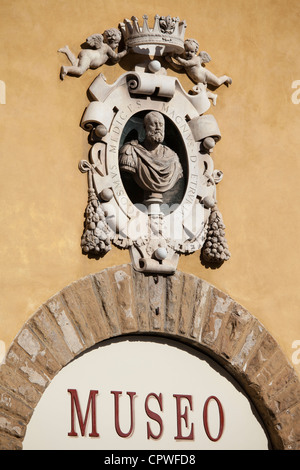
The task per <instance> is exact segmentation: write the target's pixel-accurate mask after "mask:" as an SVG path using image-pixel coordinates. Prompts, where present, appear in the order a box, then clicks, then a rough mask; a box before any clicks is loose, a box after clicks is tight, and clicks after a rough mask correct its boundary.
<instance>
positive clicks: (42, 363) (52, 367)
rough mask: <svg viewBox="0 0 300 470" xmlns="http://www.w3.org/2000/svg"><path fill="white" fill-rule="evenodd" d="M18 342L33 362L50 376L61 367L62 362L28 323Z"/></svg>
mask: <svg viewBox="0 0 300 470" xmlns="http://www.w3.org/2000/svg"><path fill="white" fill-rule="evenodd" d="M16 342H17V344H18V345H19V346H20V347H21V348H22V349H23V350H24V351H25V352H26V353H27V354H28V356H29V357H30V360H31V362H32V363H37V364H38V365H39V367H40V368H41V369H42V370H44V371H45V373H46V374H47V375H48V376H49V377H54V376H55V375H56V374H57V372H58V371H59V370H60V369H61V364H60V363H59V362H58V361H57V360H56V359H55V358H54V357H53V356H52V354H51V353H50V351H49V350H48V349H47V348H46V347H45V345H44V344H43V343H42V342H41V341H40V339H39V338H38V337H37V336H36V335H35V334H34V333H33V332H32V331H31V330H30V328H29V327H28V326H27V325H25V327H24V328H23V329H22V331H21V332H20V333H19V335H18V337H17V339H16Z"/></svg>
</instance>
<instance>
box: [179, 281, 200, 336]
mask: <svg viewBox="0 0 300 470" xmlns="http://www.w3.org/2000/svg"><path fill="white" fill-rule="evenodd" d="M182 278H183V279H182V287H181V290H182V296H181V302H180V309H179V321H178V333H179V334H181V335H188V334H189V333H190V329H191V323H192V320H193V311H194V305H195V303H196V301H197V298H196V295H197V284H198V282H197V278H196V277H194V276H190V275H184V274H182Z"/></svg>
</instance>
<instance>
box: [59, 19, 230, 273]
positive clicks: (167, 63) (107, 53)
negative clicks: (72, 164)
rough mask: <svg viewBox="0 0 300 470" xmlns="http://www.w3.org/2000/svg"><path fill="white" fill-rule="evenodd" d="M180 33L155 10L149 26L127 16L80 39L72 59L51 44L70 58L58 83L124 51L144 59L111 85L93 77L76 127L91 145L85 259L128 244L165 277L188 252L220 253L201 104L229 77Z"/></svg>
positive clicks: (223, 245) (219, 258) (214, 137)
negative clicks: (188, 85) (187, 83)
mask: <svg viewBox="0 0 300 470" xmlns="http://www.w3.org/2000/svg"><path fill="white" fill-rule="evenodd" d="M185 32H186V23H185V21H180V20H179V18H173V17H170V16H168V17H162V16H159V15H156V16H155V18H154V25H153V27H152V28H150V27H149V23H148V17H147V16H146V15H144V17H143V24H142V25H140V24H139V21H138V19H137V18H136V17H132V18H131V20H128V19H125V20H124V22H122V23H120V24H119V28H118V29H117V28H111V29H108V30H105V31H104V33H103V34H93V35H92V36H89V37H88V38H87V40H86V44H85V47H84V48H82V50H81V52H80V53H79V55H78V57H76V56H75V55H74V54H73V52H72V51H71V50H70V49H69V47H68V46H65V47H63V48H61V49H59V52H61V53H64V54H65V55H66V56H67V59H68V60H69V62H70V65H63V66H62V67H61V71H60V77H61V79H62V80H66V78H67V77H68V76H77V77H80V76H81V75H82V74H83V73H85V72H86V71H87V70H88V69H98V68H99V67H101V66H102V65H103V64H105V63H110V64H114V63H117V62H119V61H122V58H123V57H125V56H126V55H128V54H140V55H141V54H142V55H143V56H147V57H148V60H147V61H146V62H145V61H143V62H141V63H140V64H138V65H136V66H135V67H134V69H133V70H132V71H128V72H126V73H124V74H122V75H121V76H120V77H119V78H118V79H117V80H116V81H115V83H112V84H108V83H107V81H106V79H105V77H104V75H103V74H102V73H100V74H99V75H98V76H97V77H96V78H95V80H94V81H93V83H92V84H91V85H90V87H89V90H88V95H89V97H90V104H89V105H88V106H87V108H86V110H85V112H84V114H83V117H82V120H81V127H82V128H83V129H84V130H85V131H87V132H88V133H89V142H90V143H91V149H90V152H89V156H88V159H87V160H82V161H80V163H79V169H80V171H81V172H83V173H87V175H88V203H87V207H86V210H85V220H84V231H83V234H82V238H81V246H82V252H83V253H84V254H86V255H88V256H89V257H96V258H100V257H102V256H104V255H105V254H106V253H107V252H108V251H109V250H110V249H111V246H112V244H113V245H115V246H117V247H119V248H120V249H129V250H130V255H131V260H132V264H133V267H134V269H136V270H137V271H140V272H144V273H161V274H173V273H174V272H175V271H176V268H177V263H178V259H179V256H180V255H181V254H185V255H187V254H190V253H193V252H195V251H197V250H200V251H201V259H202V261H203V262H204V263H208V264H209V265H213V266H219V265H221V264H222V263H223V262H224V261H226V260H228V259H229V257H230V253H229V250H228V245H227V242H226V238H225V226H224V223H223V220H222V215H221V213H220V211H219V209H218V206H217V198H216V186H217V184H218V183H219V182H220V181H221V180H222V177H223V173H222V171H220V170H216V169H214V162H213V158H212V153H213V150H214V147H215V145H216V144H217V142H218V141H219V140H220V139H221V133H220V130H219V127H218V124H217V122H216V119H215V118H214V116H213V115H212V114H209V113H208V110H209V109H210V107H211V105H214V106H215V105H216V102H217V95H216V93H215V88H217V87H219V86H221V85H222V84H225V85H227V86H228V85H230V84H231V83H232V79H231V78H230V77H228V76H227V75H223V76H220V77H217V76H215V75H214V74H212V73H211V72H210V71H209V70H208V69H207V67H206V66H205V64H207V63H208V62H209V61H210V60H211V58H210V56H209V54H208V53H207V52H204V51H199V44H198V42H197V40H195V39H186V40H185ZM143 60H144V58H143ZM108 61H109V62H108ZM169 68H171V69H172V70H173V71H175V72H176V71H178V72H179V71H181V72H182V71H184V72H185V73H186V74H187V75H188V77H189V78H190V80H191V82H192V89H191V90H188V92H187V91H185V90H184V88H183V86H182V85H181V83H180V81H179V79H178V78H177V77H176V76H169V75H168V69H169ZM211 88H213V90H211Z"/></svg>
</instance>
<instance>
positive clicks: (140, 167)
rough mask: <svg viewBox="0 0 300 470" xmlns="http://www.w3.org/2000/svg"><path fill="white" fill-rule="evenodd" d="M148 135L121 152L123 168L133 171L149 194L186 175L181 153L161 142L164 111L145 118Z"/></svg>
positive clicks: (125, 147) (167, 188)
mask: <svg viewBox="0 0 300 470" xmlns="http://www.w3.org/2000/svg"><path fill="white" fill-rule="evenodd" d="M144 127H145V133H146V138H145V140H144V141H143V143H139V142H138V141H137V140H133V141H131V142H128V143H126V144H124V145H123V147H122V148H121V149H120V153H119V163H120V169H121V171H126V172H129V173H132V175H133V178H134V180H135V182H136V183H137V184H138V186H139V187H140V188H142V189H143V190H144V191H146V192H148V193H164V192H166V191H168V190H170V189H172V188H173V187H174V185H175V184H176V183H177V181H178V180H179V179H180V178H182V177H183V171H182V167H181V164H180V161H179V158H178V155H177V154H176V153H175V152H174V151H173V150H171V149H170V148H169V147H167V146H166V145H163V144H162V142H163V140H164V136H165V121H164V117H163V115H162V114H161V113H159V112H157V111H151V112H149V113H148V114H146V116H145V118H144Z"/></svg>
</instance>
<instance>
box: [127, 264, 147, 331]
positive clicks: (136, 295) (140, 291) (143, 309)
mask: <svg viewBox="0 0 300 470" xmlns="http://www.w3.org/2000/svg"><path fill="white" fill-rule="evenodd" d="M131 275H132V285H133V302H134V304H135V312H136V316H137V321H138V325H139V330H140V332H142V331H149V291H148V280H147V277H146V276H145V275H144V274H143V273H139V272H137V271H135V270H134V269H132V274H131Z"/></svg>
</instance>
